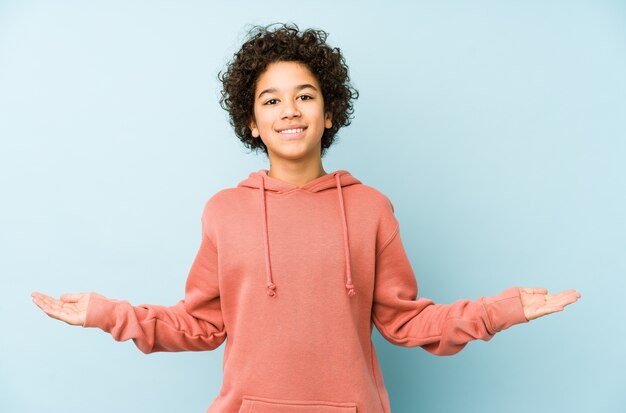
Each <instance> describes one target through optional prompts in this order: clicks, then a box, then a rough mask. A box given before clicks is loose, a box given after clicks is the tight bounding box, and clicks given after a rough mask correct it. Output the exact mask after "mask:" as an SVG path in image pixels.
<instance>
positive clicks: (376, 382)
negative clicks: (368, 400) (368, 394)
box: [370, 340, 385, 411]
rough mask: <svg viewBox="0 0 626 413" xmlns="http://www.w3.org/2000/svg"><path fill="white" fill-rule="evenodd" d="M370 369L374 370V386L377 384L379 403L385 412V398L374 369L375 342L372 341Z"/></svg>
mask: <svg viewBox="0 0 626 413" xmlns="http://www.w3.org/2000/svg"><path fill="white" fill-rule="evenodd" d="M370 367H371V368H372V377H373V378H374V384H376V394H377V395H378V401H379V402H380V407H381V409H382V410H383V411H384V410H385V406H384V403H383V398H382V396H381V394H380V386H379V384H378V379H377V378H376V369H375V368H374V342H373V341H372V340H370Z"/></svg>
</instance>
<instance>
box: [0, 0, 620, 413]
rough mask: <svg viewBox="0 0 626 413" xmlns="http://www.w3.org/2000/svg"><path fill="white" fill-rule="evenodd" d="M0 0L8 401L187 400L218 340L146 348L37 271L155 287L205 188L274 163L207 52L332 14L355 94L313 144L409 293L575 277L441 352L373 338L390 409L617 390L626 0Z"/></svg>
mask: <svg viewBox="0 0 626 413" xmlns="http://www.w3.org/2000/svg"><path fill="white" fill-rule="evenodd" d="M212 3H213V2H208V1H206V2H201V1H178V2H174V1H170V2H165V1H107V2H81V1H55V2H43V1H39V2H37V1H0V139H1V141H0V142H1V146H0V185H1V196H2V202H0V225H1V230H0V251H1V253H0V277H2V278H1V287H2V288H1V291H2V299H1V300H0V322H1V324H2V333H0V411H2V412H4V413H9V412H11V413H13V412H15V413H17V412H20V413H21V412H67V413H70V412H91V413H100V412H110V411H116V412H202V411H204V410H205V409H206V407H207V406H208V405H209V404H210V402H211V401H212V399H213V398H214V397H215V396H216V395H217V392H218V390H219V386H220V384H221V378H222V376H221V366H222V355H223V348H224V346H222V347H220V348H219V349H217V350H215V351H214V352H212V353H211V352H206V353H171V354H163V353H159V354H152V355H149V356H146V355H144V354H143V353H141V352H140V351H139V350H138V349H136V347H135V346H134V345H133V343H132V341H129V342H125V343H117V342H115V341H114V340H113V339H112V338H111V337H110V336H109V335H107V334H105V333H103V332H102V331H100V330H96V329H82V328H79V327H70V326H68V325H66V324H64V323H62V322H59V321H56V320H52V319H49V318H48V317H47V316H46V315H45V314H44V313H42V312H41V311H40V310H39V309H38V308H37V307H36V306H35V305H34V304H32V302H31V298H30V293H31V291H42V292H45V293H48V294H51V295H55V296H58V295H60V294H61V293H64V292H81V291H97V292H99V293H101V294H104V295H106V296H108V297H111V298H120V299H127V300H129V301H130V302H131V303H133V304H141V303H158V304H163V305H172V304H174V303H175V302H177V301H178V300H179V299H180V298H182V295H183V292H184V282H185V278H186V275H187V271H188V270H189V267H190V264H191V262H192V260H193V257H194V256H195V253H196V249H197V247H198V245H199V239H200V214H201V211H202V207H203V205H204V202H205V201H206V199H208V198H209V197H210V196H211V195H212V194H213V193H215V192H216V191H218V190H220V189H222V188H225V187H229V186H234V185H236V184H237V182H239V181H240V180H242V179H243V178H244V177H246V176H247V175H248V173H249V172H251V171H253V170H257V169H260V168H264V167H266V166H267V162H266V159H265V158H264V157H263V156H261V155H258V156H255V155H252V154H248V153H247V152H246V150H245V149H244V148H243V146H242V145H241V144H240V143H239V141H238V140H237V139H236V138H235V137H234V135H233V133H232V131H231V129H230V126H229V124H228V121H227V116H226V113H225V112H224V111H223V110H222V109H221V108H220V107H219V105H218V97H219V88H220V85H219V83H218V81H217V79H216V75H217V72H218V71H219V70H220V69H222V68H223V67H224V64H225V63H226V61H227V60H228V59H229V58H230V57H231V55H232V53H233V52H234V51H235V50H236V49H237V47H238V46H239V44H240V42H241V40H242V37H243V35H244V33H245V30H246V25H247V24H251V23H262V24H266V23H271V22H275V21H294V22H296V23H297V24H299V25H300V26H301V27H303V28H304V27H310V26H315V27H319V28H323V29H325V30H327V31H328V32H329V33H330V37H329V39H328V41H329V43H331V44H332V45H334V46H339V47H340V48H341V49H342V50H343V52H344V54H345V57H346V59H347V62H348V64H349V66H350V70H351V72H350V73H351V75H352V78H353V81H354V84H355V86H356V87H357V88H358V90H359V91H360V93H361V97H360V99H359V100H358V101H357V103H356V106H355V109H356V112H355V115H356V117H355V119H354V121H353V124H352V125H351V126H350V127H348V128H346V129H345V130H342V131H341V132H340V138H339V140H338V142H337V144H336V146H334V147H333V148H331V150H330V151H329V153H328V155H327V156H326V157H325V160H324V164H325V168H326V169H327V170H335V169H348V170H350V171H351V172H352V173H353V174H354V175H355V176H356V177H358V178H359V179H361V180H362V181H363V182H364V183H367V184H369V185H372V186H374V187H376V188H378V189H380V190H381V191H383V192H384V193H386V194H387V195H388V196H389V197H390V199H391V200H392V202H393V203H394V206H395V208H396V214H397V216H398V218H399V220H400V223H401V232H402V236H403V241H404V243H405V248H406V250H407V253H408V254H409V257H410V259H411V262H412V264H413V266H414V270H415V273H416V276H417V279H418V283H419V286H420V295H421V296H425V297H429V298H432V299H434V300H435V301H437V302H452V301H454V300H457V299H460V298H470V299H477V298H478V297H479V296H481V295H493V294H497V293H499V292H500V291H502V290H504V289H505V288H507V287H510V286H514V285H520V286H528V287H546V288H548V289H549V290H550V291H551V292H558V291H562V290H565V289H569V288H575V289H577V290H578V291H579V292H581V293H582V298H581V300H580V301H579V302H577V303H576V304H574V305H572V306H570V307H568V308H566V310H565V311H564V312H562V313H557V314H553V315H550V316H546V317H543V318H540V319H537V320H535V321H532V322H530V323H528V324H524V325H521V326H515V327H513V328H511V329H509V330H507V331H505V332H502V333H500V334H498V335H496V337H494V338H493V340H491V341H490V342H482V341H478V342H473V343H470V344H469V345H468V347H466V349H465V350H463V351H462V352H461V353H459V354H457V355H455V356H453V357H436V356H433V355H430V354H429V353H427V352H426V351H424V350H422V349H419V348H410V349H407V348H401V347H395V346H393V345H391V344H390V343H388V342H386V341H385V340H384V339H382V338H381V336H380V335H379V334H378V332H375V334H374V341H375V344H376V346H377V349H378V352H379V357H380V361H381V363H382V367H383V373H384V377H385V382H386V384H387V387H388V390H389V393H390V396H391V399H392V407H393V411H394V413H412V412H442V413H448V412H461V411H463V412H482V413H486V412H493V413H496V412H498V413H499V412H512V413H516V412H526V411H529V410H530V411H533V412H536V413H540V412H546V413H547V412H565V411H567V412H590V411H594V412H617V411H622V409H623V406H624V404H625V403H626V396H625V394H626V393H625V392H624V384H625V383H626V373H625V371H626V360H625V357H626V356H625V354H626V352H625V351H624V349H623V348H622V347H623V343H624V341H625V339H626V331H625V324H626V323H625V315H626V311H625V310H624V300H623V295H624V288H625V287H626V281H625V275H626V274H625V273H626V257H625V252H626V235H625V234H626V218H625V215H624V211H626V185H625V178H626V166H625V164H626V162H625V159H626V144H625V142H624V140H625V138H626V3H624V2H618V1H586V2H584V1H549V2H545V1H518V2H506V1H472V2H449V1H430V2H390V1H386V2H369V3H367V2H356V1H353V2H339V1H315V2H313V1H312V2H277V1H267V0H265V1H249V2H245V4H244V3H243V2H240V3H242V4H243V5H240V6H234V5H228V6H227V5H225V4H227V3H228V2H220V3H219V5H213V4H212Z"/></svg>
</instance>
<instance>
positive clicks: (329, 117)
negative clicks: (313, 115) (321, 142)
mask: <svg viewBox="0 0 626 413" xmlns="http://www.w3.org/2000/svg"><path fill="white" fill-rule="evenodd" d="M324 127H325V128H326V129H330V128H332V127H333V114H332V113H330V112H326V115H325V117H324Z"/></svg>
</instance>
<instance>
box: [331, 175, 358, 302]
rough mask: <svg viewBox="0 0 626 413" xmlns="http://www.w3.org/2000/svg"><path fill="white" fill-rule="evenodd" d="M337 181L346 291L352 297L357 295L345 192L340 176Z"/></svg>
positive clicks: (336, 176)
mask: <svg viewBox="0 0 626 413" xmlns="http://www.w3.org/2000/svg"><path fill="white" fill-rule="evenodd" d="M335 181H337V194H338V195H339V206H340V207H341V219H342V227H343V255H344V257H345V261H346V289H347V290H348V295H349V296H350V297H352V296H354V295H355V294H356V291H354V284H352V271H350V246H349V243H348V223H347V222H346V210H345V208H344V207H343V191H342V190H341V179H340V178H339V174H336V175H335Z"/></svg>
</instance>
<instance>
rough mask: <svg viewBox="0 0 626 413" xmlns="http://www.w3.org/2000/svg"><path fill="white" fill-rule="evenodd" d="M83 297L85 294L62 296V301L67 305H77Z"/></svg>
mask: <svg viewBox="0 0 626 413" xmlns="http://www.w3.org/2000/svg"><path fill="white" fill-rule="evenodd" d="M82 296H83V294H61V297H59V298H60V299H61V301H63V302H65V303H75V302H77V301H78V300H80V298H81V297H82Z"/></svg>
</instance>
